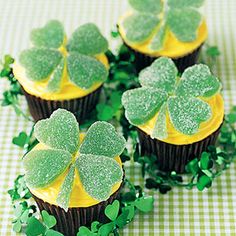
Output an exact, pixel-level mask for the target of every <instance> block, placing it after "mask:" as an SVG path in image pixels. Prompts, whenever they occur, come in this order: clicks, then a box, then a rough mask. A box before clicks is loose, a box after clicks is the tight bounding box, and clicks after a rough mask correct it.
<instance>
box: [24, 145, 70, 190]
mask: <svg viewBox="0 0 236 236" xmlns="http://www.w3.org/2000/svg"><path fill="white" fill-rule="evenodd" d="M71 160H72V156H71V154H70V153H69V152H67V151H64V150H55V149H47V150H33V151H30V152H29V153H27V154H26V156H25V157H24V159H23V163H24V168H25V171H26V174H25V177H26V183H27V184H28V186H29V187H32V188H41V187H46V186H48V185H49V184H50V183H52V182H53V181H54V180H55V179H56V178H57V177H58V176H59V175H60V174H62V173H63V172H64V171H65V170H66V168H67V167H68V166H69V164H70V162H71Z"/></svg>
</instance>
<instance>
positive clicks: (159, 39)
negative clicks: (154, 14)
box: [149, 25, 167, 51]
mask: <svg viewBox="0 0 236 236" xmlns="http://www.w3.org/2000/svg"><path fill="white" fill-rule="evenodd" d="M166 29H167V28H166V25H163V26H162V27H160V29H159V30H158V32H157V33H156V35H155V36H154V37H153V39H152V41H151V44H150V46H149V47H150V49H151V50H153V51H160V50H162V49H163V47H164V42H165V39H166V35H167V34H166V33H167V30H166Z"/></svg>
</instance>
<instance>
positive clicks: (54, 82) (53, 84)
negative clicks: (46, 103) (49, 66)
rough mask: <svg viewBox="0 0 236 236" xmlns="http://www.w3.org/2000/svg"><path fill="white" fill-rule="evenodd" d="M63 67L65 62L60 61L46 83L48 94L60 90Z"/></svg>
mask: <svg viewBox="0 0 236 236" xmlns="http://www.w3.org/2000/svg"><path fill="white" fill-rule="evenodd" d="M64 66H65V60H64V59H62V60H61V62H60V63H59V65H58V66H57V68H56V69H55V71H54V73H53V74H52V76H51V78H50V79H49V81H48V85H47V90H48V91H49V92H58V91H59V90H60V84H61V80H62V76H63V71H64Z"/></svg>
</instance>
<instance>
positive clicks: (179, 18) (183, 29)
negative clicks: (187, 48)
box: [167, 8, 202, 42]
mask: <svg viewBox="0 0 236 236" xmlns="http://www.w3.org/2000/svg"><path fill="white" fill-rule="evenodd" d="M201 19H202V18H201V14H200V13H199V12H198V11H196V10H195V9H192V8H184V9H178V8H174V9H170V10H169V12H168V15H167V23H168V25H169V27H170V30H171V31H172V32H173V34H174V35H175V36H176V37H177V39H179V40H180V41H181V42H192V41H194V40H196V38H197V29H198V27H199V25H200V23H201Z"/></svg>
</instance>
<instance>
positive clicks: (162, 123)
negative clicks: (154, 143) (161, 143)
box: [151, 103, 168, 139]
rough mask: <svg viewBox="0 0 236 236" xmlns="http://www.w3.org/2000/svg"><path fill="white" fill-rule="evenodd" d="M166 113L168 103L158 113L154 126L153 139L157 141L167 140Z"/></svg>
mask: <svg viewBox="0 0 236 236" xmlns="http://www.w3.org/2000/svg"><path fill="white" fill-rule="evenodd" d="M166 112H167V107H166V103H164V104H163V105H162V107H161V109H160V111H159V113H158V116H157V120H156V124H155V126H154V129H153V131H152V135H151V137H152V138H157V139H165V138H167V136H168V134H167V126H166Z"/></svg>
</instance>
